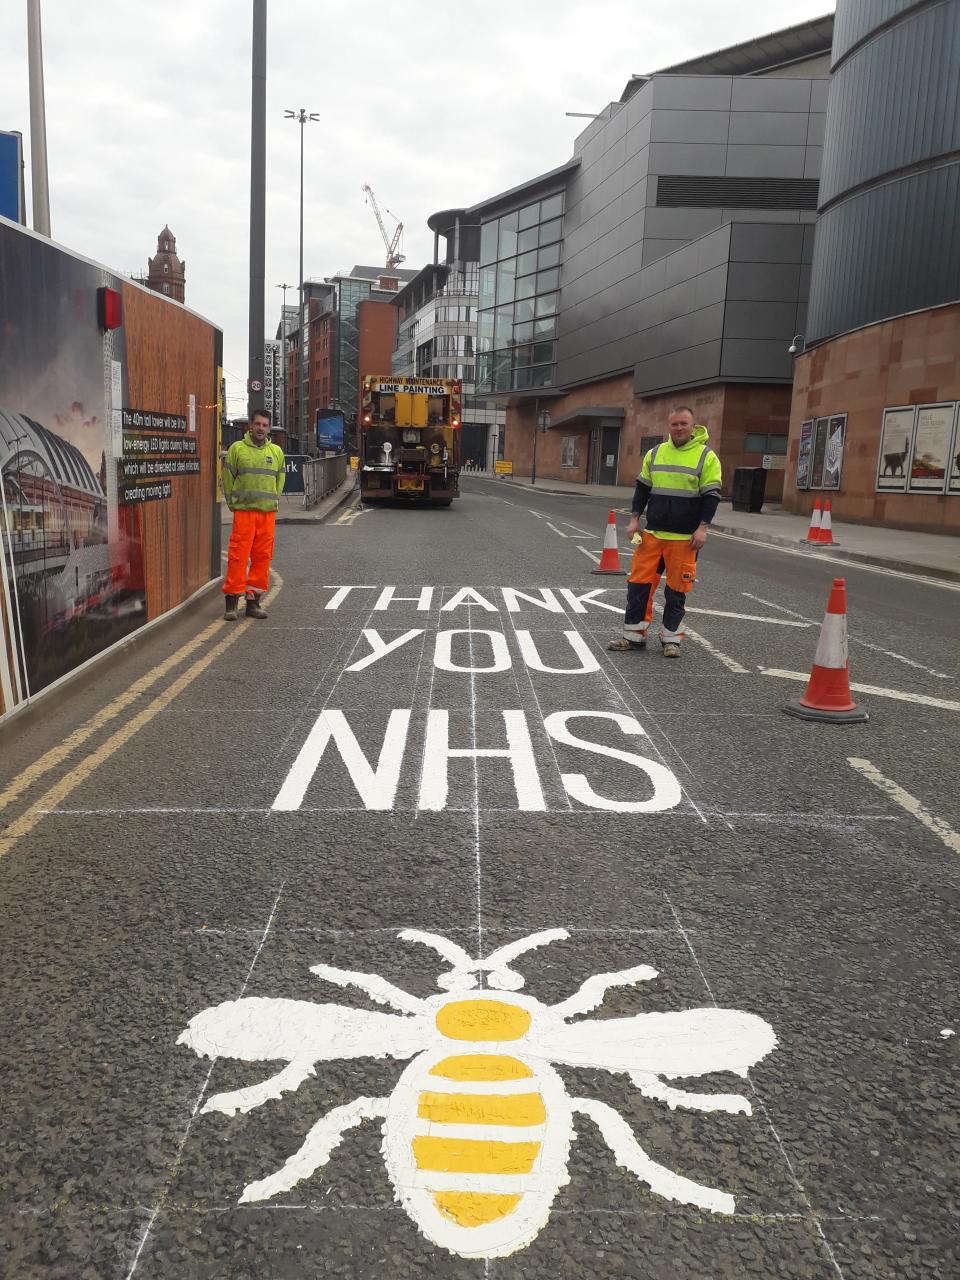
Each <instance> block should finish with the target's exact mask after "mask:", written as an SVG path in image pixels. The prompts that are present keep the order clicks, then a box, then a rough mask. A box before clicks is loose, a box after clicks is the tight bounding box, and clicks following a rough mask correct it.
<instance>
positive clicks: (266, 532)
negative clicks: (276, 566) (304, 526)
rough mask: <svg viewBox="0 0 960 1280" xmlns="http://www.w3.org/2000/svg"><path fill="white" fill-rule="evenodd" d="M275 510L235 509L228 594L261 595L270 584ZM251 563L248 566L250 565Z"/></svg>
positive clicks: (226, 584)
mask: <svg viewBox="0 0 960 1280" xmlns="http://www.w3.org/2000/svg"><path fill="white" fill-rule="evenodd" d="M276 520H277V513H276V512H275V511H235V512H234V513H233V529H232V531H231V533H230V546H229V547H228V548H227V576H226V578H225V579H224V583H223V594H224V595H225V596H246V595H254V594H255V595H261V594H262V593H263V592H264V591H266V590H267V588H268V587H269V585H270V561H271V560H272V559H273V539H274V526H275V525H276ZM248 564H249V568H248V567H247V566H248Z"/></svg>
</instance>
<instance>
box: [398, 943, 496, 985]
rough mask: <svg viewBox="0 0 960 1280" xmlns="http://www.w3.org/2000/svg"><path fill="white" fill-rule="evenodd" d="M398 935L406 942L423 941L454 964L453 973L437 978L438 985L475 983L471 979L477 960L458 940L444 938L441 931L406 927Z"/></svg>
mask: <svg viewBox="0 0 960 1280" xmlns="http://www.w3.org/2000/svg"><path fill="white" fill-rule="evenodd" d="M397 936H398V937H399V938H401V939H402V940H403V941H404V942H422V943H423V945H424V946H426V947H431V948H432V949H433V950H434V951H436V952H437V953H438V955H440V956H442V958H443V959H444V960H446V961H447V962H448V963H449V964H451V965H452V966H453V971H452V972H451V973H443V974H441V975H440V977H439V978H438V979H437V985H438V986H440V987H447V988H449V987H450V986H452V985H457V986H459V985H461V984H464V985H469V986H473V985H475V980H474V981H470V980H469V979H470V978H472V975H473V972H474V970H475V969H476V967H477V965H476V961H475V960H474V959H473V956H471V955H470V953H469V952H468V951H464V949H463V947H461V946H459V945H458V944H457V943H456V942H451V941H450V939H449V938H444V937H442V936H441V935H440V934H439V933H424V932H423V930H422V929H404V930H403V931H402V932H401V933H400V934H398V935H397Z"/></svg>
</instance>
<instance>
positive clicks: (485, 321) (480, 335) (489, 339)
mask: <svg viewBox="0 0 960 1280" xmlns="http://www.w3.org/2000/svg"><path fill="white" fill-rule="evenodd" d="M477 344H478V346H479V348H480V350H481V351H492V350H493V312H492V311H481V312H480V318H479V320H478V321H477Z"/></svg>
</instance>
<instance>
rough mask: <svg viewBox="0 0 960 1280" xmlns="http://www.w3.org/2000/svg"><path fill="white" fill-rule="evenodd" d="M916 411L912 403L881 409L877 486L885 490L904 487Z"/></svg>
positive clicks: (892, 490)
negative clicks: (881, 428) (881, 420)
mask: <svg viewBox="0 0 960 1280" xmlns="http://www.w3.org/2000/svg"><path fill="white" fill-rule="evenodd" d="M916 414H917V411H916V409H915V408H914V407H913V405H909V406H906V407H903V408H898V409H884V411H883V431H882V432H881V434H880V457H879V459H878V462H877V489H878V490H885V491H886V492H888V493H904V492H906V488H907V463H908V461H909V459H910V446H911V445H912V443H913V425H914V419H915V418H916Z"/></svg>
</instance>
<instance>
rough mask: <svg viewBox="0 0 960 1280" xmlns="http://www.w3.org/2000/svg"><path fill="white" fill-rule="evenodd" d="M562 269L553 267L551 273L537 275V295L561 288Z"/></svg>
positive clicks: (545, 272) (542, 272) (543, 272)
mask: <svg viewBox="0 0 960 1280" xmlns="http://www.w3.org/2000/svg"><path fill="white" fill-rule="evenodd" d="M559 284H560V268H559V267H552V268H551V269H550V270H549V271H541V272H539V273H538V275H537V293H545V292H551V291H552V290H554V289H556V288H558V287H559Z"/></svg>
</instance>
